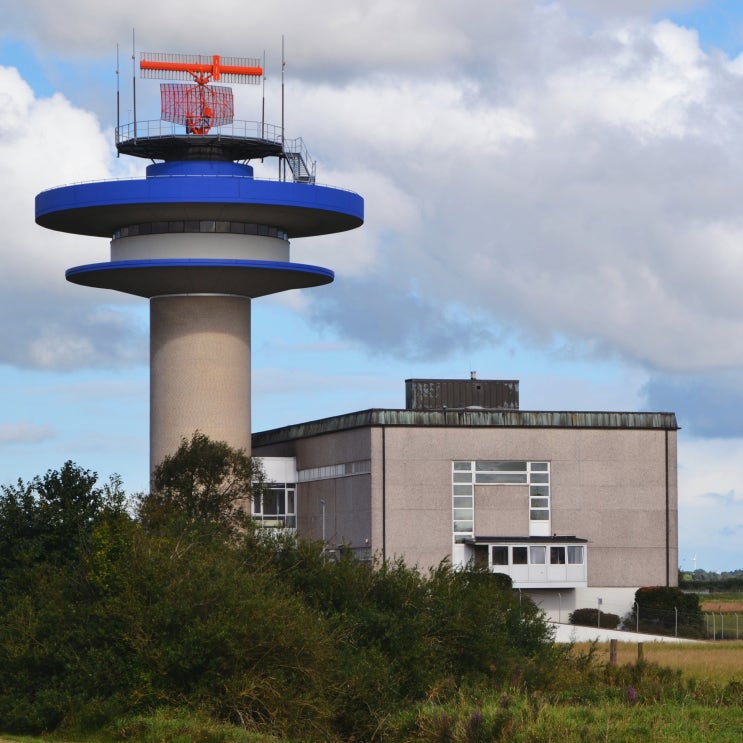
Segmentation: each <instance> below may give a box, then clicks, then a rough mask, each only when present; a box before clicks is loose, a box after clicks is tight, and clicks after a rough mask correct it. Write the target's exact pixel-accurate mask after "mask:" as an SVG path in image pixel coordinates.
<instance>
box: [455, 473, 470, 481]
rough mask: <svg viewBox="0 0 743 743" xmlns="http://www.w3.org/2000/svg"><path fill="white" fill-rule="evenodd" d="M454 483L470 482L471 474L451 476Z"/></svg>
mask: <svg viewBox="0 0 743 743" xmlns="http://www.w3.org/2000/svg"><path fill="white" fill-rule="evenodd" d="M452 479H453V481H454V482H472V473H471V472H455V473H454V475H453V476H452Z"/></svg>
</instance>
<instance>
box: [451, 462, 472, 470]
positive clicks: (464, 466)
mask: <svg viewBox="0 0 743 743" xmlns="http://www.w3.org/2000/svg"><path fill="white" fill-rule="evenodd" d="M454 469H455V470H467V472H469V471H470V470H471V469H472V462H454Z"/></svg>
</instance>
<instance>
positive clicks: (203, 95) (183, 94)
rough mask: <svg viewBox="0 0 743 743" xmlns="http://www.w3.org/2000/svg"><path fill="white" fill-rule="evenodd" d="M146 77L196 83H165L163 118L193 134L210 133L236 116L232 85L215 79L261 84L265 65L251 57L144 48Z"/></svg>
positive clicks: (142, 58)
mask: <svg viewBox="0 0 743 743" xmlns="http://www.w3.org/2000/svg"><path fill="white" fill-rule="evenodd" d="M139 69H140V76H141V77H142V78H159V79H160V80H189V81H191V82H193V83H195V84H194V85H186V84H179V83H161V84H160V99H161V118H162V120H163V121H170V122H173V123H175V124H181V125H183V126H185V127H186V131H187V132H188V133H189V134H208V133H209V130H210V129H211V128H212V127H214V126H222V125H224V124H231V123H232V120H233V117H234V103H233V95H232V88H228V87H225V86H221V85H210V83H211V82H212V81H218V80H224V81H225V82H231V83H248V84H259V83H260V82H261V79H262V76H263V68H262V67H261V66H260V64H259V60H258V59H253V58H249V57H220V56H219V55H216V54H215V55H213V56H211V57H207V56H202V55H199V54H162V53H158V52H154V53H153V52H142V53H141V55H140V60H139Z"/></svg>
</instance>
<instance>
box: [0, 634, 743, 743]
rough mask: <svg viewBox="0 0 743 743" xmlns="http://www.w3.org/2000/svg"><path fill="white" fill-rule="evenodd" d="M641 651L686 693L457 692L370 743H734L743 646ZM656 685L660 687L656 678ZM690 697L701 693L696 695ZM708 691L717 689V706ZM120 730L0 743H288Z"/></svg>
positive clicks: (158, 726) (585, 648)
mask: <svg viewBox="0 0 743 743" xmlns="http://www.w3.org/2000/svg"><path fill="white" fill-rule="evenodd" d="M642 647H643V658H644V660H645V661H647V663H648V664H653V665H656V664H657V665H658V666H662V667H665V668H671V669H677V670H679V671H681V673H682V677H683V678H686V679H690V680H693V681H694V684H695V686H690V687H689V692H688V694H685V695H684V697H683V698H679V697H673V695H671V696H670V697H669V698H663V699H661V698H656V699H653V698H652V696H653V695H651V694H650V693H649V692H650V691H651V690H652V689H649V688H647V687H646V688H645V691H644V692H643V691H640V694H639V698H638V701H637V703H631V702H628V700H627V698H626V690H625V688H624V687H623V686H621V685H620V686H619V687H617V688H615V690H614V691H613V692H609V693H608V694H607V692H606V689H604V690H603V691H602V690H599V689H597V690H595V691H594V690H593V689H591V688H590V686H589V687H586V686H585V685H584V686H583V687H582V688H581V689H580V690H578V689H576V690H575V691H573V690H570V689H566V691H565V693H564V694H563V693H560V692H558V694H557V695H555V694H554V693H553V694H551V695H543V694H540V693H539V692H535V693H533V694H528V693H526V694H525V693H523V692H521V691H518V690H516V689H514V690H513V691H509V692H508V693H506V692H503V691H502V690H499V691H494V692H493V693H492V694H489V693H486V694H484V695H482V696H477V697H472V696H469V695H467V694H464V693H463V694H461V695H460V696H459V697H458V698H456V699H452V700H449V701H448V702H442V703H429V704H423V705H422V706H420V707H418V708H417V709H416V708H413V709H411V710H409V711H407V712H403V713H402V714H401V716H400V718H399V719H398V720H396V721H392V724H391V726H390V727H389V728H388V730H387V731H386V733H387V734H384V733H383V734H382V737H380V738H379V742H380V743H382V742H383V741H385V740H390V741H398V742H400V741H405V743H411V742H412V741H422V742H424V743H434V742H438V741H449V742H450V743H472V742H476V741H497V740H508V741H509V743H558V742H560V741H586V743H589V741H590V742H591V743H593V741H599V740H600V741H608V742H609V743H625V742H626V743H635V742H636V741H638V740H653V741H656V740H657V741H663V743H687V741H690V740H694V741H700V743H701V742H704V743H707V742H708V741H710V742H712V743H740V741H743V712H742V708H741V704H738V703H736V702H735V701H734V700H731V698H730V697H729V696H728V697H727V701H724V699H725V697H724V694H723V693H722V691H721V690H722V689H723V688H724V687H725V686H726V685H727V687H728V689H729V688H730V685H731V684H732V685H733V687H734V688H736V689H738V690H739V689H740V688H741V686H740V685H743V641H741V642H717V643H713V642H696V643H684V644H679V645H676V644H670V643H647V642H646V643H643V646H642ZM637 648H638V646H637V644H635V643H629V642H620V643H618V647H617V652H618V658H617V661H618V665H619V666H620V667H621V666H624V665H627V666H632V665H634V664H635V662H636V661H637V657H638V652H637ZM572 652H573V653H574V654H576V655H577V656H580V655H583V656H587V655H589V654H590V655H591V656H592V657H593V662H594V664H596V665H598V666H602V665H604V664H605V663H608V661H609V643H598V644H591V643H579V644H576V645H575V646H574V647H573V650H572ZM655 678H658V679H660V678H662V674H661V675H660V676H657V677H655ZM639 688H640V687H639V686H638V689H639ZM669 688H670V687H669ZM694 688H698V689H699V690H702V689H704V690H706V691H705V692H704V693H700V694H696V693H695V692H694V691H693V689H694ZM714 690H720V696H719V697H717V696H716V695H717V691H714ZM710 692H711V693H710ZM734 693H735V694H739V693H740V692H739V691H738V692H734ZM475 715H478V716H479V719H481V720H482V722H481V723H480V724H481V725H482V727H481V729H479V730H475V729H474V728H473V727H472V721H473V719H474V718H475ZM126 727H128V731H127V733H126V734H123V735H122V737H119V736H116V737H115V738H113V739H112V738H111V737H107V736H101V737H98V736H91V737H89V738H86V739H82V738H63V737H60V736H50V737H44V738H39V737H36V738H34V737H16V736H5V737H3V736H0V743H49V742H50V741H56V742H57V743H83V742H84V743H106V742H110V741H112V740H122V739H125V740H133V741H134V740H136V741H141V742H142V743H150V742H152V743H156V742H157V743H159V742H160V741H168V743H181V742H182V743H190V742H191V741H204V742H205V743H206V742H207V741H208V743H269V742H270V741H272V742H273V743H291V742H290V741H279V739H277V738H273V737H271V736H262V735H257V734H251V733H247V732H246V731H244V730H242V729H239V728H235V727H232V726H228V725H219V724H218V723H208V724H207V723H206V722H205V721H204V720H202V719H199V718H197V717H195V716H193V714H192V713H188V712H183V711H181V712H178V711H171V712H168V711H163V712H156V713H154V714H153V715H152V716H151V717H149V718H143V719H142V721H141V722H137V721H136V720H135V721H130V722H129V723H128V724H127V725H126ZM123 732H124V731H123V730H122V733H123ZM388 735H389V737H388ZM295 743H296V742H295Z"/></svg>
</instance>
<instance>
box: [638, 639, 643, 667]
mask: <svg viewBox="0 0 743 743" xmlns="http://www.w3.org/2000/svg"><path fill="white" fill-rule="evenodd" d="M643 655H644V650H643V647H642V643H641V642H638V643H637V662H638V663H642V659H643Z"/></svg>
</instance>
